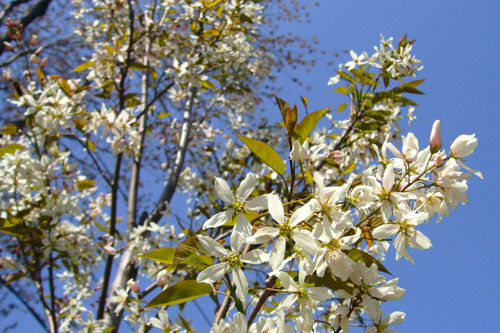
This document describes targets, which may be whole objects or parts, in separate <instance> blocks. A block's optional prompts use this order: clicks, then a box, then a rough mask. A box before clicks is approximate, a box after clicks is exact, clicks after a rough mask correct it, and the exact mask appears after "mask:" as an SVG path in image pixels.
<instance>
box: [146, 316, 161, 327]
mask: <svg viewBox="0 0 500 333" xmlns="http://www.w3.org/2000/svg"><path fill="white" fill-rule="evenodd" d="M149 322H150V323H151V325H153V326H154V327H156V328H160V329H163V328H164V327H165V325H163V323H162V322H161V321H160V319H158V318H156V317H153V318H151V319H149Z"/></svg>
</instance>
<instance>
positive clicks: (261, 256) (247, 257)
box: [240, 249, 269, 264]
mask: <svg viewBox="0 0 500 333" xmlns="http://www.w3.org/2000/svg"><path fill="white" fill-rule="evenodd" d="M240 260H241V261H242V262H244V263H246V264H262V263H263V262H266V261H268V260H269V253H266V252H264V251H262V250H259V249H256V250H252V251H250V252H247V253H245V254H244V255H242V256H241V258H240Z"/></svg>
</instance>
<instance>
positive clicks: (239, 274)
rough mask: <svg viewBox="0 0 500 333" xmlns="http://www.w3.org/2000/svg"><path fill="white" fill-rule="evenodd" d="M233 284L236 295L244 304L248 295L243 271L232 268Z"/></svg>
mask: <svg viewBox="0 0 500 333" xmlns="http://www.w3.org/2000/svg"><path fill="white" fill-rule="evenodd" d="M232 276H233V282H234V285H235V286H236V295H237V296H238V298H239V299H240V301H242V302H246V300H247V295H248V281H247V278H246V277H245V274H244V273H243V271H242V270H241V269H240V268H239V267H238V266H236V267H234V268H233V274H232Z"/></svg>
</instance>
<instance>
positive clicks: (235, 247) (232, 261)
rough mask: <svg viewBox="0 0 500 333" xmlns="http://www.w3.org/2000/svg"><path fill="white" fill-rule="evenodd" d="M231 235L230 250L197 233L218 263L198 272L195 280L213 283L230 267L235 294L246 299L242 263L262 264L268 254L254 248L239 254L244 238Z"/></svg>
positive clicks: (246, 286) (245, 280)
mask: <svg viewBox="0 0 500 333" xmlns="http://www.w3.org/2000/svg"><path fill="white" fill-rule="evenodd" d="M233 235H236V236H234V237H231V251H228V250H226V249H225V248H224V247H223V246H222V245H220V244H219V243H217V242H216V241H214V240H213V239H212V238H210V237H208V236H201V235H198V239H199V241H200V243H201V245H202V246H203V248H204V249H205V250H207V251H208V252H209V253H210V254H212V255H214V256H216V257H217V258H219V259H220V261H221V262H220V263H218V264H215V265H213V266H210V267H208V268H206V269H205V270H203V271H202V272H200V274H198V277H197V278H196V281H197V282H199V283H201V282H206V283H215V282H217V281H219V280H221V279H222V278H223V277H224V274H226V273H227V272H228V271H229V270H231V269H232V271H233V274H232V281H233V282H234V284H235V286H236V295H237V296H238V298H239V299H240V300H241V301H243V302H244V301H245V300H246V296H247V294H248V282H247V278H246V277H245V274H243V270H242V269H241V268H242V267H243V263H247V264H262V263H263V262H266V261H268V260H269V255H268V254H267V253H265V252H264V251H262V250H259V249H255V250H252V251H250V252H247V253H245V254H243V255H242V254H241V253H240V252H241V248H242V246H243V243H244V239H243V238H242V237H241V236H240V235H238V234H236V233H233Z"/></svg>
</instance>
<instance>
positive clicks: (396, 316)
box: [384, 311, 406, 326]
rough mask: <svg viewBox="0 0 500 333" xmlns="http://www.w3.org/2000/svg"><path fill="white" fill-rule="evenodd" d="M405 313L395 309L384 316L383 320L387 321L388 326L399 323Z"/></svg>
mask: <svg viewBox="0 0 500 333" xmlns="http://www.w3.org/2000/svg"><path fill="white" fill-rule="evenodd" d="M405 316H406V314H405V313H404V312H401V311H395V312H393V313H391V314H390V315H388V316H387V317H385V318H384V322H386V323H387V325H388V326H391V325H398V324H401V323H402V322H403V321H404V320H405Z"/></svg>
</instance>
